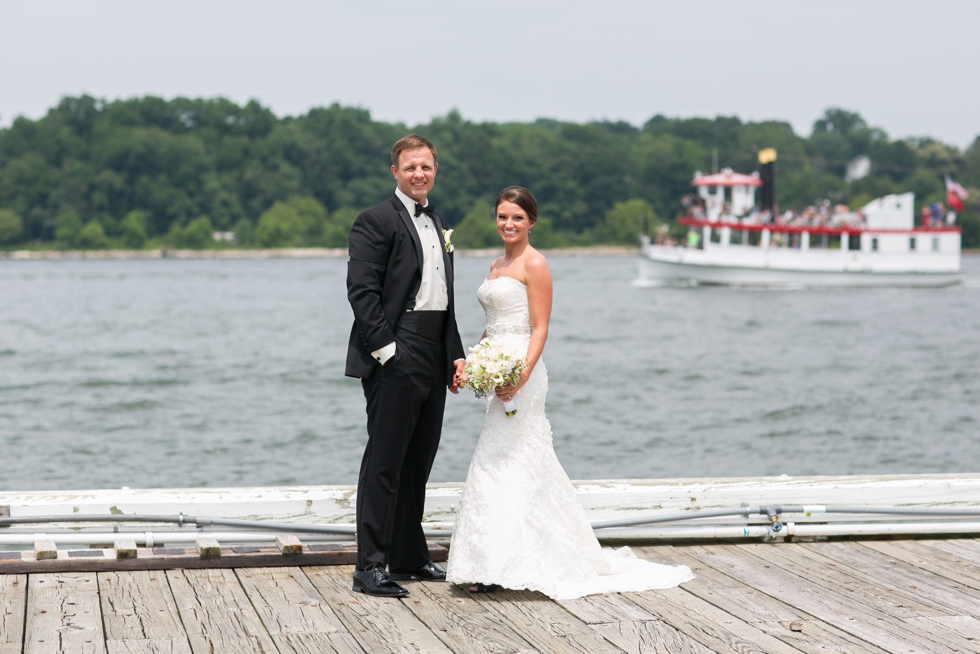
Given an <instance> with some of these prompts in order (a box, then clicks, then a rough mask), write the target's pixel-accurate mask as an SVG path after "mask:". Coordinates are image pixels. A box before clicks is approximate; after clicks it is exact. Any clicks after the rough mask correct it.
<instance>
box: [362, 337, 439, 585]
mask: <svg viewBox="0 0 980 654" xmlns="http://www.w3.org/2000/svg"><path fill="white" fill-rule="evenodd" d="M396 343H397V345H396V355H395V357H394V358H393V359H392V360H390V361H388V363H387V364H386V365H384V366H379V367H378V368H377V369H376V370H375V371H374V373H373V374H372V375H371V376H370V377H368V378H367V379H364V380H362V381H361V385H362V386H363V388H364V397H365V399H366V400H367V431H368V442H367V447H366V448H365V449H364V458H363V459H362V460H361V472H360V475H359V477H358V480H357V569H358V570H364V569H365V568H367V567H368V566H372V565H374V564H381V565H390V566H391V567H393V568H409V569H414V568H421V567H422V566H424V565H425V564H426V563H428V562H429V561H430V560H431V558H430V556H429V548H428V546H427V545H426V542H425V535H424V534H423V533H422V525H421V523H422V513H423V511H424V509H425V484H426V482H427V481H428V480H429V472H430V471H431V470H432V462H433V460H434V459H435V456H436V450H437V449H438V447H439V438H440V437H441V435H442V416H443V410H444V409H445V406H446V385H447V379H446V351H445V344H444V343H443V342H442V341H434V340H431V339H428V338H425V337H423V336H420V335H419V334H415V333H412V332H409V331H405V330H402V331H398V332H396Z"/></svg>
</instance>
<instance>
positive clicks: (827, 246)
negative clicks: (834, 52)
mask: <svg viewBox="0 0 980 654" xmlns="http://www.w3.org/2000/svg"><path fill="white" fill-rule="evenodd" d="M694 186H695V187H696V188H697V190H698V195H699V196H700V198H701V201H702V202H703V204H702V202H699V203H698V205H699V206H698V207H697V212H696V213H695V212H689V214H688V215H687V216H686V217H684V218H680V219H679V220H678V222H680V223H681V224H683V225H687V226H688V227H689V228H690V229H691V230H692V231H695V235H694V237H693V238H691V239H690V240H691V242H690V243H688V244H687V246H679V245H677V244H673V243H670V242H666V243H652V242H651V241H650V238H649V237H648V236H643V237H641V238H642V241H643V247H642V252H641V259H640V279H639V280H638V283H640V284H655V283H695V284H723V285H746V286H817V287H828V286H948V285H951V284H956V283H958V282H960V281H961V280H962V274H961V273H960V229H959V228H958V227H953V226H951V225H948V224H944V225H943V226H940V227H915V225H914V219H913V206H914V203H915V195H914V194H913V193H904V194H901V195H888V196H885V197H883V198H879V199H877V200H873V201H872V202H871V203H869V204H868V205H867V206H865V207H864V208H863V209H861V211H860V212H859V213H843V214H835V215H834V216H833V219H832V220H830V221H828V224H825V225H821V226H816V225H813V224H793V223H792V222H790V223H789V224H778V223H776V222H767V221H763V220H759V219H758V216H760V214H758V213H756V214H754V216H751V215H750V216H749V217H747V218H742V219H739V218H736V216H746V215H749V214H751V213H752V209H753V208H754V206H755V189H756V188H757V187H760V186H762V180H761V179H760V178H759V175H758V174H757V173H754V174H752V175H745V174H740V173H736V172H733V171H732V170H731V169H725V170H723V171H722V172H720V173H717V174H713V175H706V176H702V175H701V174H700V173H698V174H696V176H695V179H694ZM695 241H696V242H695Z"/></svg>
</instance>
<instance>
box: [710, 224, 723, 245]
mask: <svg viewBox="0 0 980 654" xmlns="http://www.w3.org/2000/svg"><path fill="white" fill-rule="evenodd" d="M708 231H709V232H711V236H710V237H709V238H708V240H710V241H711V242H712V243H721V230H720V229H713V228H711V227H709V228H708Z"/></svg>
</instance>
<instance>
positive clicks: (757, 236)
mask: <svg viewBox="0 0 980 654" xmlns="http://www.w3.org/2000/svg"><path fill="white" fill-rule="evenodd" d="M745 235H746V236H748V237H749V238H748V245H752V246H757V245H759V241H761V240H762V232H756V231H748V230H746V232H745Z"/></svg>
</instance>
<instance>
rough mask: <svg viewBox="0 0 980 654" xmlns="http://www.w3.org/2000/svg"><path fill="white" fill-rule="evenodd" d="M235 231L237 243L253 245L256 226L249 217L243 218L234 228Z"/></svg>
mask: <svg viewBox="0 0 980 654" xmlns="http://www.w3.org/2000/svg"><path fill="white" fill-rule="evenodd" d="M232 231H233V232H234V233H235V243H236V244H237V245H251V244H252V241H253V240H254V237H255V227H253V226H252V221H250V220H249V219H248V218H242V219H241V220H239V221H238V222H237V223H235V227H234V229H233V230H232Z"/></svg>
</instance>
